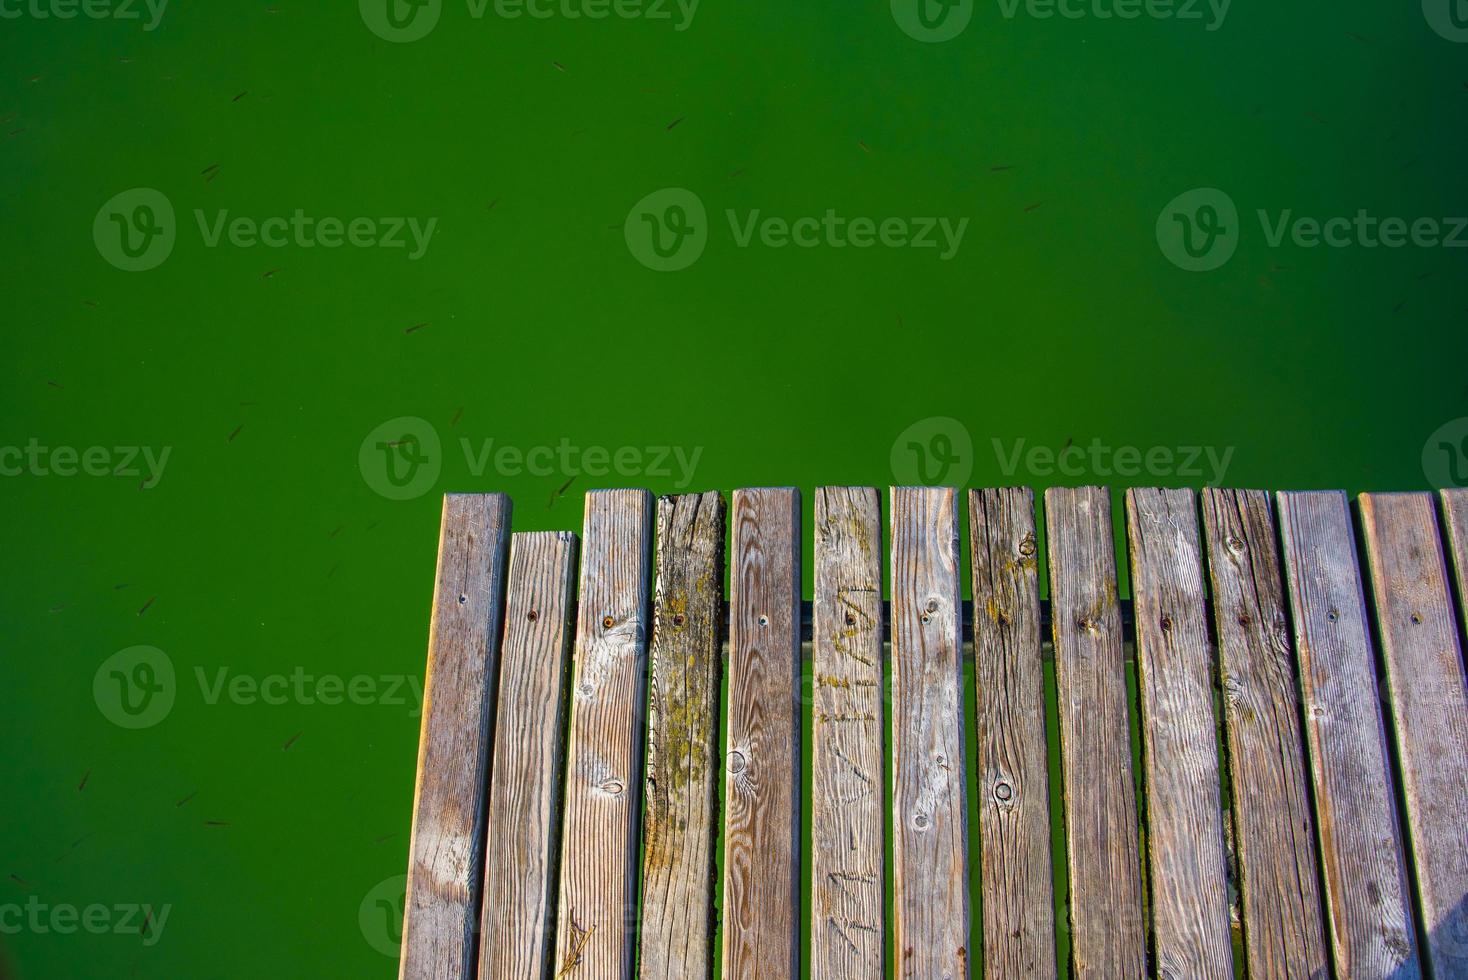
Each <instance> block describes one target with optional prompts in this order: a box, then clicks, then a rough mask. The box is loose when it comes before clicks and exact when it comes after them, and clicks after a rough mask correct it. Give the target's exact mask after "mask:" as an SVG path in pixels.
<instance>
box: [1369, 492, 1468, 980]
mask: <svg viewBox="0 0 1468 980" xmlns="http://www.w3.org/2000/svg"><path fill="white" fill-rule="evenodd" d="M1359 502H1360V509H1361V524H1362V527H1363V529H1364V531H1365V538H1366V555H1367V560H1368V564H1369V566H1370V569H1371V585H1372V591H1373V594H1374V596H1375V600H1376V623H1377V628H1378V629H1379V630H1380V631H1381V649H1382V654H1383V656H1384V659H1385V660H1386V673H1387V680H1388V685H1387V687H1388V691H1389V694H1390V700H1391V709H1392V717H1393V719H1394V724H1393V725H1392V731H1393V733H1394V735H1395V737H1396V747H1397V765H1398V768H1399V770H1400V772H1401V774H1402V790H1403V795H1404V797H1405V800H1406V811H1407V812H1406V818H1407V833H1408V837H1409V839H1410V841H1411V845H1412V865H1413V869H1414V871H1415V879H1416V882H1417V897H1418V902H1419V905H1418V908H1419V910H1420V914H1421V916H1422V927H1423V931H1424V933H1425V934H1426V936H1427V949H1426V954H1427V961H1428V965H1429V966H1430V967H1431V972H1432V975H1433V976H1434V977H1449V976H1459V977H1461V976H1468V833H1465V831H1464V820H1465V814H1468V682H1465V679H1464V676H1463V650H1462V647H1461V645H1460V644H1459V639H1458V618H1457V616H1456V614H1455V612H1454V609H1453V597H1452V593H1451V591H1450V586H1449V585H1448V569H1447V565H1446V563H1445V561H1444V559H1443V548H1442V543H1441V541H1440V540H1439V538H1438V532H1437V508H1436V505H1435V502H1434V501H1433V498H1432V495H1431V494H1427V493H1401V494H1378V493H1367V494H1362V495H1361V497H1360V501H1359Z"/></svg>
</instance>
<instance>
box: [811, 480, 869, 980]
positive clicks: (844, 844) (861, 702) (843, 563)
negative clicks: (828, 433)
mask: <svg viewBox="0 0 1468 980" xmlns="http://www.w3.org/2000/svg"><path fill="white" fill-rule="evenodd" d="M815 522H816V528H815V541H816V552H815V602H814V607H815V608H814V616H815V623H814V627H813V630H812V636H813V638H814V639H813V643H812V646H813V648H814V649H813V658H814V660H813V663H814V667H813V671H814V673H813V678H814V681H813V683H814V692H815V705H814V708H813V711H812V721H811V728H812V742H813V745H812V747H811V781H812V783H813V787H812V795H811V823H812V827H811V841H812V843H811V976H812V977H813V978H814V980H880V978H881V977H882V976H883V963H884V959H885V953H886V942H885V932H884V923H885V920H886V916H885V915H884V913H883V910H882V903H883V891H884V879H883V866H884V855H883V813H882V810H883V799H882V797H883V794H882V636H883V629H882V625H883V624H882V508H881V500H880V498H879V496H878V494H877V491H876V490H875V489H874V488H870V487H825V488H822V489H820V490H817V491H816V501H815Z"/></svg>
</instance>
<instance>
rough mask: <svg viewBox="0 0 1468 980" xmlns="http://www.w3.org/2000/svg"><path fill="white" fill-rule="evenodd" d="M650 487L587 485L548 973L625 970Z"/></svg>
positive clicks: (577, 977) (638, 775)
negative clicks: (558, 884)
mask: <svg viewBox="0 0 1468 980" xmlns="http://www.w3.org/2000/svg"><path fill="white" fill-rule="evenodd" d="M651 540H652V496H651V494H649V493H648V492H647V491H645V490H596V491H592V492H591V493H588V494H587V495H586V519H585V525H584V531H583V533H582V550H581V588H580V594H581V599H580V608H579V610H578V613H577V619H576V651H575V677H574V679H573V681H572V685H571V721H570V741H569V744H568V746H567V760H566V802H565V830H564V833H563V835H562V838H561V887H560V901H559V905H558V909H557V926H556V957H555V961H554V962H553V963H552V964H551V965H552V967H553V968H554V969H555V970H556V971H557V974H558V975H562V976H566V977H571V978H574V980H624V978H626V977H629V976H630V975H631V972H632V953H633V943H632V938H633V935H634V933H635V931H636V930H635V927H636V918H637V916H636V911H637V907H636V904H635V901H636V894H635V892H636V887H637V839H638V823H639V818H640V816H641V798H642V793H641V789H642V733H643V724H644V720H645V719H644V710H645V698H646V680H647V675H646V669H647V642H646V635H647V630H646V625H645V624H646V617H647V609H648V557H649V552H650V545H651Z"/></svg>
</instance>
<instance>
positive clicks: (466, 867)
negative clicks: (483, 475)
mask: <svg viewBox="0 0 1468 980" xmlns="http://www.w3.org/2000/svg"><path fill="white" fill-rule="evenodd" d="M509 541H510V500H509V498H508V497H506V496H504V495H503V494H497V493H496V494H449V495H446V496H445V497H444V500H443V520H442V524H441V527H440V531H439V542H438V572H437V575H436V577H435V579H434V584H433V614H432V621H431V623H430V625H429V630H428V666H427V671H426V676H425V678H424V687H423V706H424V711H423V729H422V733H421V735H420V737H419V741H418V772H417V783H416V786H415V787H414V791H413V829H412V837H411V840H410V841H409V844H408V854H409V858H408V862H409V863H408V884H407V892H406V896H405V899H404V902H403V916H404V918H403V947H402V955H401V957H400V958H399V961H398V962H399V967H398V969H399V973H398V975H399V977H401V978H403V980H410V978H411V980H419V978H424V980H427V978H438V977H444V976H453V977H468V976H473V974H474V968H475V954H476V948H475V946H476V940H477V933H478V927H479V895H480V887H481V884H482V877H483V861H484V853H483V847H484V820H485V809H486V796H487V793H486V789H487V787H488V785H489V768H490V762H489V760H490V752H491V747H492V742H493V732H494V692H495V680H496V677H497V674H498V669H499V651H500V639H501V637H500V624H501V618H502V616H503V612H504V598H505V595H504V581H505V561H506V551H507V550H508V547H509Z"/></svg>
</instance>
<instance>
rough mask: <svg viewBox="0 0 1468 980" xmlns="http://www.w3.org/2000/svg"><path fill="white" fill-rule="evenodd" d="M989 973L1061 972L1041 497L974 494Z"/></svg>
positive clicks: (1012, 491)
mask: <svg viewBox="0 0 1468 980" xmlns="http://www.w3.org/2000/svg"><path fill="white" fill-rule="evenodd" d="M969 535H970V537H971V539H972V541H973V547H972V559H973V561H972V564H973V592H974V659H975V670H974V684H975V687H976V690H975V704H977V706H978V753H979V758H978V773H979V836H980V838H981V840H980V864H981V867H982V879H983V901H982V910H983V918H984V975H985V976H989V977H1054V976H1055V975H1056V961H1055V899H1054V887H1053V885H1052V871H1053V869H1052V867H1051V861H1050V785H1049V772H1048V765H1047V761H1046V743H1045V669H1044V663H1043V661H1042V657H1041V652H1040V585H1039V547H1038V544H1037V542H1036V537H1035V495H1034V493H1033V492H1032V491H1030V490H1029V489H1027V488H1008V489H994V490H972V491H970V492H969Z"/></svg>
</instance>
